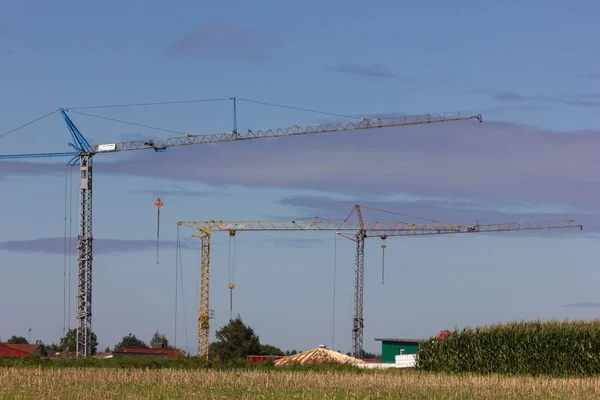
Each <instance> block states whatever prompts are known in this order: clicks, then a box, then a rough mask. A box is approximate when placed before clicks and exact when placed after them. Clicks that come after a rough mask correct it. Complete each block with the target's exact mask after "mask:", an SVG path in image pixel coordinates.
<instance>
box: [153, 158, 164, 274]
mask: <svg viewBox="0 0 600 400" xmlns="http://www.w3.org/2000/svg"><path fill="white" fill-rule="evenodd" d="M163 167H164V159H163V158H162V157H158V158H157V160H156V180H155V189H156V201H155V202H154V206H155V207H156V263H157V264H158V262H159V240H160V208H161V207H162V206H163V205H164V203H163V202H162V200H161V199H162V198H163V196H164V179H163Z"/></svg>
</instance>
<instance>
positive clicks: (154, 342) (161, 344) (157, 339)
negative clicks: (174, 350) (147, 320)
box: [150, 330, 171, 349]
mask: <svg viewBox="0 0 600 400" xmlns="http://www.w3.org/2000/svg"><path fill="white" fill-rule="evenodd" d="M150 347H152V348H155V349H160V348H165V349H170V348H171V346H169V339H167V337H166V336H165V335H163V334H161V333H158V330H157V331H156V332H154V335H153V336H152V339H150Z"/></svg>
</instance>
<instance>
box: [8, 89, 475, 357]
mask: <svg viewBox="0 0 600 400" xmlns="http://www.w3.org/2000/svg"><path fill="white" fill-rule="evenodd" d="M227 100H233V112H234V121H233V130H231V131H227V132H221V133H210V134H187V135H184V136H175V137H168V138H158V139H151V140H136V141H129V142H113V143H104V144H94V145H92V144H90V143H88V141H87V140H86V138H85V137H84V136H83V135H82V134H81V132H80V131H79V129H78V128H77V127H76V126H75V124H74V123H73V121H72V120H71V119H70V118H69V116H68V115H67V113H68V112H69V111H70V110H68V109H64V108H61V109H60V114H61V115H62V117H63V119H64V120H65V123H66V124H67V127H68V129H69V131H70V134H71V137H72V138H73V143H69V145H70V146H71V147H73V148H74V149H75V151H73V152H57V153H30V154H8V155H0V160H11V159H25V158H48V157H71V160H70V161H69V162H68V165H70V166H77V165H78V166H79V172H80V174H79V181H80V193H79V234H78V236H77V249H78V259H77V260H78V286H77V287H78V289H77V290H78V292H77V350H76V353H77V357H80V358H82V357H88V356H91V332H92V260H93V245H92V242H93V235H92V193H93V191H92V166H93V158H94V157H95V155H97V154H102V153H115V152H124V151H135V150H154V151H156V152H162V151H165V150H166V149H167V148H168V147H178V146H189V145H199V144H210V143H220V142H234V141H240V140H250V139H261V138H276V137H286V136H297V135H307V134H321V133H328V132H342V131H355V130H368V129H376V128H390V127H399V126H407V125H421V124H431V123H440V122H452V121H464V120H472V119H476V120H478V121H479V122H482V121H483V120H482V116H481V114H477V115H463V114H461V113H460V112H450V113H433V114H423V115H415V116H403V117H393V118H361V119H359V120H355V121H344V122H331V123H324V124H317V125H305V126H297V125H294V126H288V127H280V128H267V129H258V130H252V129H248V130H247V131H246V132H244V133H239V132H238V130H237V120H236V100H237V98H235V97H233V98H228V99H227ZM202 268H204V267H202ZM203 270H204V269H203ZM206 272H207V273H208V269H207V270H206ZM207 301H208V300H207ZM206 326H208V322H207V323H206ZM207 329H208V328H207Z"/></svg>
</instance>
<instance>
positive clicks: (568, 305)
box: [563, 302, 600, 308]
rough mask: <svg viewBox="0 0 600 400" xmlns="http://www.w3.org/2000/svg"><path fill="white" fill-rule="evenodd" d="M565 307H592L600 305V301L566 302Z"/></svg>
mask: <svg viewBox="0 0 600 400" xmlns="http://www.w3.org/2000/svg"><path fill="white" fill-rule="evenodd" d="M563 307H572V308H591V307H600V303H586V302H582V303H572V304H565V305H564V306H563Z"/></svg>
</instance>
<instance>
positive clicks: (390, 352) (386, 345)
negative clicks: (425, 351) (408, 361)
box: [375, 338, 423, 363]
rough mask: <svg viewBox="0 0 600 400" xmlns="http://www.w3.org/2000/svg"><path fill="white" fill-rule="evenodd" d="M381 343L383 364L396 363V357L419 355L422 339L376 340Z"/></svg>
mask: <svg viewBox="0 0 600 400" xmlns="http://www.w3.org/2000/svg"><path fill="white" fill-rule="evenodd" d="M375 340H376V341H378V342H381V362H382V363H395V362H396V356H398V355H401V354H417V350H418V349H419V344H420V343H422V342H423V340H421V339H386V338H375Z"/></svg>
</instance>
